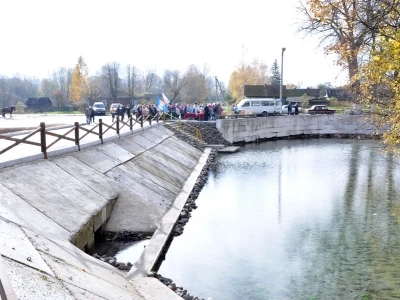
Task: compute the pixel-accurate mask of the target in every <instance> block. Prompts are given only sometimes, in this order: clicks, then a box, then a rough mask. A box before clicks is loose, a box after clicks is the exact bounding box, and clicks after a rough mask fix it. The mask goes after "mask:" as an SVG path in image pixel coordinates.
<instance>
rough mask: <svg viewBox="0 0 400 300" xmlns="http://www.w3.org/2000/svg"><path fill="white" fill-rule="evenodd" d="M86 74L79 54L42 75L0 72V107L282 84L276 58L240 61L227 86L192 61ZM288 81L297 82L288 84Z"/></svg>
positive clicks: (184, 97) (206, 94)
mask: <svg viewBox="0 0 400 300" xmlns="http://www.w3.org/2000/svg"><path fill="white" fill-rule="evenodd" d="M88 74H89V70H88V66H87V65H86V63H85V61H84V59H83V57H79V58H78V61H77V63H76V65H75V67H74V68H69V69H67V68H59V69H58V70H54V71H53V73H52V74H50V75H49V77H48V78H44V79H42V80H40V79H37V78H30V77H22V76H14V77H12V78H7V77H5V76H0V107H6V106H10V105H16V104H17V103H18V102H19V103H25V101H26V100H27V99H28V98H31V97H49V98H50V99H51V100H52V102H53V106H55V107H58V108H63V107H67V106H77V107H83V106H85V105H91V104H93V103H94V102H97V101H101V100H102V99H111V101H114V102H117V101H118V100H117V99H118V98H132V99H140V98H141V97H143V96H144V95H146V94H160V93H164V94H166V95H167V97H168V98H169V100H170V101H171V102H173V103H195V102H199V103H204V102H222V101H223V100H225V101H228V102H237V101H239V100H241V99H242V98H243V87H244V85H246V84H273V85H279V84H280V70H279V65H278V62H277V60H275V61H274V62H273V63H272V66H271V69H270V70H269V68H268V66H267V65H266V64H265V63H264V62H261V61H259V60H254V61H253V62H252V63H250V64H244V63H242V64H241V65H239V66H238V67H237V69H236V70H234V71H233V72H232V73H231V76H230V80H229V89H228V90H226V88H225V86H224V83H223V82H222V83H221V82H219V83H220V84H221V86H219V85H218V86H217V84H216V81H217V80H216V78H215V77H212V76H210V71H209V68H208V66H207V65H204V66H203V67H202V68H199V67H198V66H195V65H190V66H189V67H188V68H187V69H186V71H185V72H181V71H179V70H177V69H167V70H164V72H163V73H162V75H159V74H158V73H157V72H156V70H155V69H148V70H144V71H143V70H139V69H138V68H137V67H135V66H134V65H133V64H130V65H126V66H121V65H120V64H119V63H118V62H110V63H106V64H104V65H103V66H102V67H101V69H100V70H99V71H98V72H97V73H96V75H94V76H89V75H88ZM286 86H292V87H295V85H293V84H292V85H290V84H287V83H286ZM223 97H225V99H223Z"/></svg>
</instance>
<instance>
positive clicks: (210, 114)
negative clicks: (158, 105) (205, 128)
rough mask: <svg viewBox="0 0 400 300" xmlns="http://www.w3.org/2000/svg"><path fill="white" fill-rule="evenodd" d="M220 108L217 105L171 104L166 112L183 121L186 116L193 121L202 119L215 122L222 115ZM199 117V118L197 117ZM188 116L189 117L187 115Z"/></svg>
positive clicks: (219, 105)
mask: <svg viewBox="0 0 400 300" xmlns="http://www.w3.org/2000/svg"><path fill="white" fill-rule="evenodd" d="M222 111H223V109H222V106H221V104H219V103H209V104H200V105H198V104H197V103H195V104H171V105H168V109H167V112H168V113H169V114H170V115H172V116H173V117H174V118H177V119H185V116H186V115H187V114H194V115H190V118H193V119H202V120H204V121H208V120H216V119H218V116H220V115H221V114H222ZM198 114H199V115H200V117H199V116H198ZM188 116H189V115H188Z"/></svg>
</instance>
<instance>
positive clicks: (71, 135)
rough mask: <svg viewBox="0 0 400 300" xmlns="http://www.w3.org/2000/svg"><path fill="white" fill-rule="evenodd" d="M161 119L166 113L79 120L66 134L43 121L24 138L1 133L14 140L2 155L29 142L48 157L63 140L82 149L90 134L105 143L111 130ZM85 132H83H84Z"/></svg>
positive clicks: (163, 118) (4, 137) (3, 136)
mask: <svg viewBox="0 0 400 300" xmlns="http://www.w3.org/2000/svg"><path fill="white" fill-rule="evenodd" d="M159 120H163V121H164V122H165V120H166V118H165V114H164V113H162V112H159V113H157V114H156V115H154V116H152V115H150V114H149V115H147V116H143V115H140V116H131V117H130V118H129V119H127V121H126V122H125V121H123V120H120V118H118V117H117V118H115V121H113V122H112V123H111V124H107V123H105V122H103V120H102V119H99V122H98V123H97V124H96V125H95V126H93V127H91V128H90V129H89V128H86V127H84V126H81V125H80V124H79V122H75V123H74V126H73V127H71V128H67V131H66V132H65V133H64V134H58V133H55V132H52V130H53V131H54V129H51V128H50V129H46V124H45V122H41V123H40V126H39V128H37V129H35V130H33V131H32V132H30V133H28V134H27V135H26V136H25V137H23V138H17V137H16V136H9V135H4V134H3V135H0V140H8V141H11V142H13V143H12V144H10V145H8V146H7V147H5V148H4V149H2V150H0V155H1V154H3V153H5V152H7V151H10V150H12V149H15V147H16V146H18V145H20V144H27V145H32V146H38V147H40V149H41V152H42V153H43V155H44V158H47V152H48V150H49V149H50V148H51V147H52V146H54V145H55V144H56V143H58V142H59V141H61V140H66V141H70V142H73V143H74V144H75V145H76V146H78V150H79V151H80V145H81V141H82V140H83V139H84V138H85V137H86V136H88V135H96V136H98V138H99V139H100V140H101V144H103V137H104V134H105V133H106V132H108V131H109V130H114V131H115V132H116V134H118V135H119V134H120V131H121V129H122V128H124V127H125V126H126V127H129V130H131V131H133V126H134V125H135V124H139V125H140V127H141V128H143V126H144V124H145V123H146V122H149V125H150V126H151V125H152V122H157V124H158V123H159ZM82 133H83V134H82ZM48 136H51V137H55V138H56V139H55V140H53V141H52V142H50V143H48V139H47V137H48Z"/></svg>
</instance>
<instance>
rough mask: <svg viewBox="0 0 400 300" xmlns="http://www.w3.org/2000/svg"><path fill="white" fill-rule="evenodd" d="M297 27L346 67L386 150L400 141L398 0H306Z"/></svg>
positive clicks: (350, 81)
mask: <svg viewBox="0 0 400 300" xmlns="http://www.w3.org/2000/svg"><path fill="white" fill-rule="evenodd" d="M300 11H301V12H302V14H303V16H305V19H304V22H303V24H302V26H301V27H300V30H301V31H303V32H306V33H310V34H314V35H318V36H320V37H321V43H324V42H325V51H326V53H327V54H336V55H337V63H338V64H339V65H342V66H343V67H345V68H347V69H348V74H349V84H350V85H349V86H352V87H353V88H354V87H355V88H356V89H355V90H356V92H357V94H356V96H357V98H356V99H357V100H359V101H360V102H361V104H363V105H364V106H369V107H370V108H371V114H370V116H371V118H370V120H371V121H373V122H374V123H375V125H376V126H377V128H378V129H380V128H382V127H383V126H388V127H389V131H386V132H385V133H384V135H383V138H384V142H385V144H386V145H387V146H388V148H389V149H391V150H399V149H398V145H399V144H400V77H399V76H400V33H399V30H398V29H399V28H400V0H352V1H348V0H307V1H304V2H303V4H302V6H301V7H300Z"/></svg>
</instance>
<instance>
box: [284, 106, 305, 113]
mask: <svg viewBox="0 0 400 300" xmlns="http://www.w3.org/2000/svg"><path fill="white" fill-rule="evenodd" d="M287 113H288V105H287V104H285V105H283V106H282V114H284V115H287ZM294 113H295V111H294V106H292V113H291V114H292V115H294ZM299 113H301V107H300V106H299Z"/></svg>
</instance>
